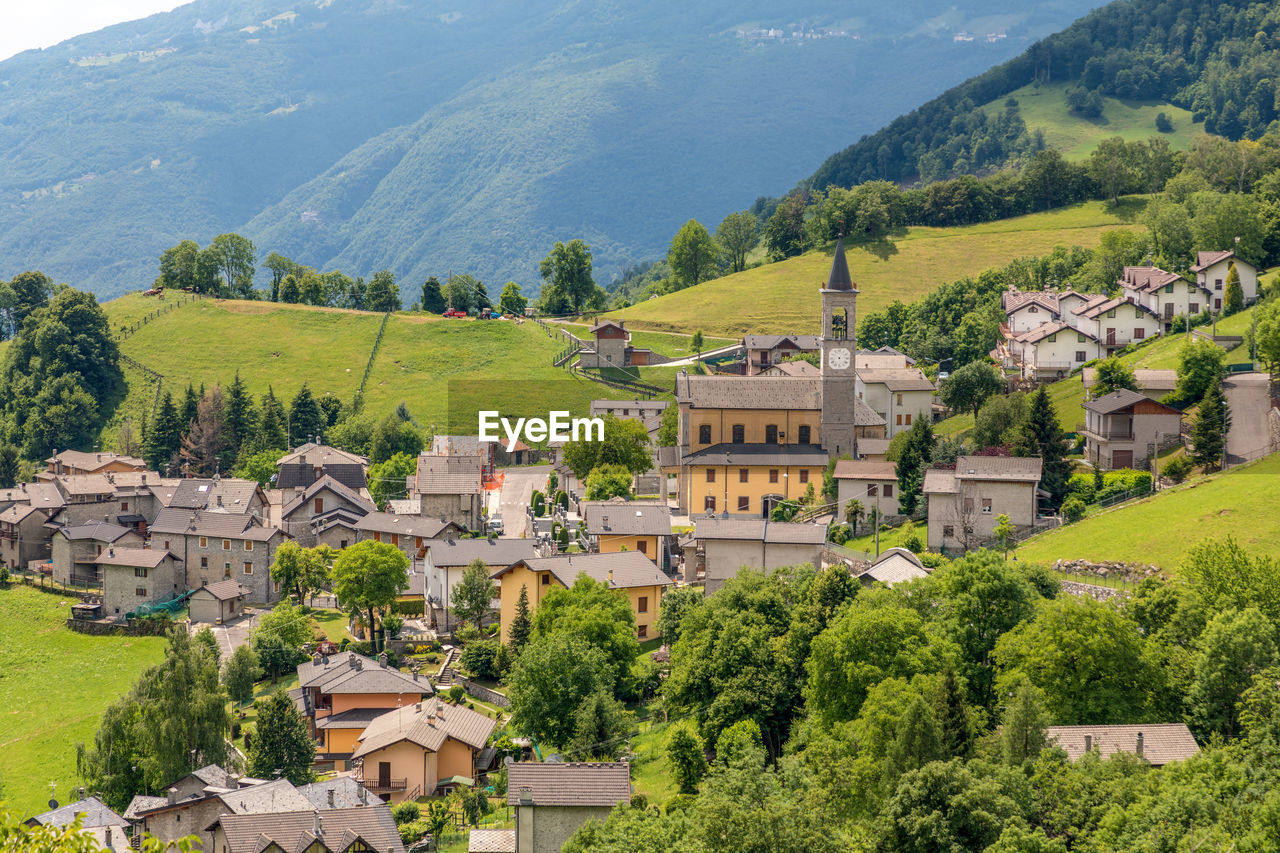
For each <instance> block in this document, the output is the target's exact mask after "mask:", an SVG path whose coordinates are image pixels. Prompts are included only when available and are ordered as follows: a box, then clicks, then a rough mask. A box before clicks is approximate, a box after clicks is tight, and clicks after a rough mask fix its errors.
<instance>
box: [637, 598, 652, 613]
mask: <svg viewBox="0 0 1280 853" xmlns="http://www.w3.org/2000/svg"><path fill="white" fill-rule="evenodd" d="M636 612H637V613H648V612H649V596H647V595H642V596H640V598H639V599H637V601H636Z"/></svg>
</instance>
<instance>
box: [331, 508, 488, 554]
mask: <svg viewBox="0 0 1280 853" xmlns="http://www.w3.org/2000/svg"><path fill="white" fill-rule="evenodd" d="M354 528H355V532H356V541H357V542H364V541H365V540H367V539H372V540H373V541H374V542H386V543H388V544H391V545H395V546H396V547H397V548H399V549H400V550H401V551H403V552H404V555H405V556H406V557H408V558H409V560H410V562H418V561H421V560H422V559H423V558H424V557H425V556H426V555H427V550H426V549H427V543H428V542H429V541H430V540H432V539H444V538H447V537H451V536H452V537H457V536H461V535H462V534H464V533H466V532H467V531H466V528H464V527H463V526H462V525H460V524H458V523H457V522H455V521H445V520H444V519H442V518H432V517H429V516H421V515H393V514H392V513H389V512H371V513H369V514H368V515H365V516H364V517H363V518H361V519H360V520H359V521H357V522H356V523H355V525H354Z"/></svg>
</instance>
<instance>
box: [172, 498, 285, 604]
mask: <svg viewBox="0 0 1280 853" xmlns="http://www.w3.org/2000/svg"><path fill="white" fill-rule="evenodd" d="M287 538H288V537H287V536H286V535H285V534H284V532H283V531H281V530H280V529H279V528H276V527H263V526H262V525H261V524H259V523H258V521H257V519H256V517H255V516H253V515H251V514H249V513H231V512H217V511H209V510H199V509H196V510H192V509H179V508H176V507H169V508H167V509H163V510H161V511H160V514H159V515H158V516H156V520H155V522H154V523H152V525H151V538H150V542H151V547H153V548H163V549H164V550H166V551H171V552H172V553H173V554H175V555H176V556H177V557H178V559H179V560H181V561H182V565H183V568H184V580H183V588H184V589H195V588H197V587H201V586H208V585H210V584H215V583H219V582H221V581H225V580H235V581H238V582H239V583H240V584H241V585H243V586H244V587H245V588H246V589H248V590H249V600H250V601H253V602H257V603H261V604H269V603H271V602H273V601H277V600H278V599H279V598H280V582H279V581H276V580H272V578H271V564H272V563H273V562H274V561H275V553H276V550H277V549H279V547H280V545H281V544H282V543H283V542H284V541H285V540H286V539H287Z"/></svg>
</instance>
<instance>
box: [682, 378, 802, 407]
mask: <svg viewBox="0 0 1280 853" xmlns="http://www.w3.org/2000/svg"><path fill="white" fill-rule="evenodd" d="M676 401H677V402H680V403H688V404H689V405H690V406H691V407H693V408H695V409H813V410H816V409H821V408H822V380H821V379H820V378H817V377H808V378H797V377H794V376H691V375H689V374H680V375H678V376H677V377H676Z"/></svg>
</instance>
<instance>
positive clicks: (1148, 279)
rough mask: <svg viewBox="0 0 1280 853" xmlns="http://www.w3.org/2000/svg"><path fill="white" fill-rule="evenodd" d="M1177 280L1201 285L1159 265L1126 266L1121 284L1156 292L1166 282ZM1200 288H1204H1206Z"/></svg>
mask: <svg viewBox="0 0 1280 853" xmlns="http://www.w3.org/2000/svg"><path fill="white" fill-rule="evenodd" d="M1176 281H1182V282H1183V283H1185V284H1191V285H1195V286H1196V287H1199V285H1198V284H1196V283H1195V282H1193V281H1187V279H1185V278H1183V277H1182V276H1180V275H1178V274H1177V273H1175V272H1167V271H1165V270H1162V269H1160V268H1159V267H1125V268H1124V276H1123V278H1121V279H1120V286H1121V287H1124V288H1128V289H1129V290H1141V291H1144V292H1146V293H1154V292H1155V291H1157V290H1159V289H1160V288H1162V287H1164V286H1165V285H1166V284H1173V283H1174V282H1176ZM1200 289H1201V290H1203V289H1204V288H1200Z"/></svg>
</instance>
